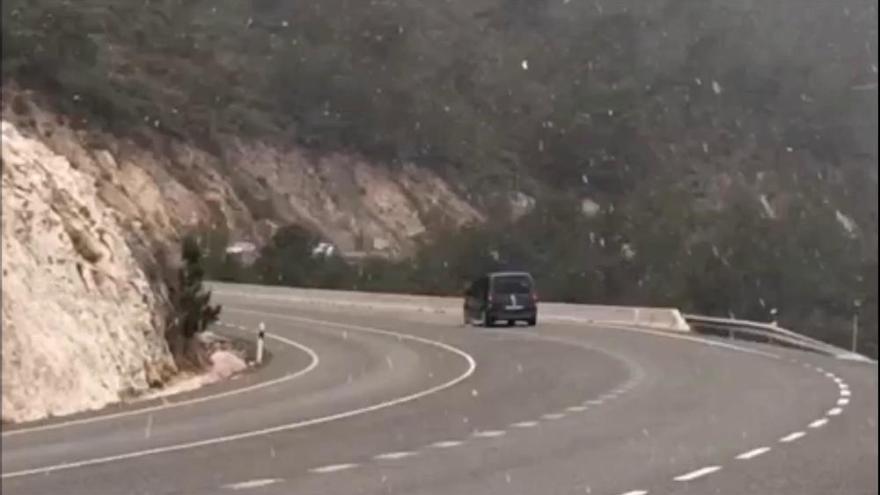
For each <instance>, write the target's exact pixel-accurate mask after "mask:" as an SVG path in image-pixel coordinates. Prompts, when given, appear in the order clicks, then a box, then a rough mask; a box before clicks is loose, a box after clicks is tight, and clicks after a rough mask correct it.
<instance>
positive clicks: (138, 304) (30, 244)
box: [2, 121, 175, 422]
mask: <svg viewBox="0 0 880 495" xmlns="http://www.w3.org/2000/svg"><path fill="white" fill-rule="evenodd" d="M2 133H3V139H2V150H3V152H2V158H3V163H2V167H3V194H2V198H3V216H2V223H3V257H2V266H3V290H2V308H3V309H2V316H3V332H2V339H3V349H2V352H3V394H2V417H3V420H4V421H13V422H17V421H26V420H33V419H38V418H42V417H45V416H51V415H63V414H68V413H73V412H76V411H82V410H86V409H95V408H99V407H102V406H104V405H107V404H109V403H112V402H116V401H119V400H120V399H121V398H124V396H125V395H126V394H135V393H138V392H140V391H143V390H145V389H147V388H149V387H150V386H151V385H156V384H159V383H161V382H162V381H164V379H166V378H167V377H168V376H169V375H170V374H172V373H173V372H174V371H175V364H174V360H173V358H172V356H171V353H170V352H169V350H168V345H167V344H166V341H165V338H164V335H163V334H162V332H161V330H160V329H162V328H164V324H163V322H162V315H163V314H165V312H166V311H167V308H166V306H165V302H164V301H165V300H164V299H163V294H162V292H161V291H157V290H156V287H155V285H154V284H152V283H151V282H150V280H148V278H147V275H146V274H145V272H144V270H143V268H142V266H141V262H140V261H139V260H138V259H137V257H136V255H135V253H134V252H133V251H132V249H131V248H130V247H129V242H130V241H128V240H127V238H128V237H129V236H130V233H128V232H126V231H125V230H124V227H123V225H122V223H121V222H120V221H119V220H118V217H119V214H118V213H117V212H116V211H114V210H113V209H112V208H111V207H110V206H108V205H107V204H106V203H104V202H103V201H101V200H100V199H99V189H98V188H96V186H95V181H94V180H93V178H92V177H91V176H89V175H88V174H87V173H85V172H83V171H80V170H76V169H75V168H74V167H72V166H71V163H70V162H69V161H68V160H67V158H65V157H63V156H60V155H58V154H56V153H54V152H52V151H51V150H50V149H49V148H47V147H46V146H45V145H44V144H43V143H42V142H40V141H38V140H36V139H33V138H30V137H26V136H24V135H22V134H21V133H20V132H19V131H18V130H17V129H16V127H15V126H14V125H12V124H10V123H8V122H6V121H4V122H3V123H2Z"/></svg>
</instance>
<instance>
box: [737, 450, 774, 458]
mask: <svg viewBox="0 0 880 495" xmlns="http://www.w3.org/2000/svg"><path fill="white" fill-rule="evenodd" d="M767 452H770V447H758V448H757V449H752V450H750V451H748V452H743V453H742V454H740V455H738V456H736V458H737V459H740V460H743V461H744V460H747V459H753V458H755V457H758V456H759V455H761V454H766V453H767Z"/></svg>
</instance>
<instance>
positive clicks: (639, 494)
mask: <svg viewBox="0 0 880 495" xmlns="http://www.w3.org/2000/svg"><path fill="white" fill-rule="evenodd" d="M621 495H648V490H633V491H631V492H626V493H622V494H621Z"/></svg>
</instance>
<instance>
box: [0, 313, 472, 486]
mask: <svg viewBox="0 0 880 495" xmlns="http://www.w3.org/2000/svg"><path fill="white" fill-rule="evenodd" d="M225 310H226V311H230V312H236V313H245V314H254V315H263V316H271V317H273V318H277V319H281V320H291V321H298V322H302V323H312V324H316V325H323V326H327V327H336V328H341V329H347V330H355V331H360V332H364V333H373V334H378V335H386V336H390V337H396V338H397V339H399V340H410V341H413V342H420V343H422V344H426V345H430V346H433V347H438V348H440V349H443V350H446V351H449V352H451V353H452V354H456V355H458V356H460V357H461V358H463V359H464V360H465V361H466V362H467V364H468V366H467V369H466V370H465V371H464V373H462V374H460V375H458V376H457V377H455V378H452V379H451V380H449V381H446V382H444V383H441V384H438V385H435V386H433V387H430V388H426V389H424V390H420V391H418V392H414V393H411V394H409V395H405V396H403V397H397V398H394V399H389V400H386V401H384V402H379V403H376V404H372V405H369V406H365V407H361V408H358V409H351V410H348V411H342V412H339V413H336V414H331V415H328V416H320V417H317V418H311V419H306V420H303V421H295V422H293V423H287V424H282V425H278V426H272V427H269V428H262V429H258V430H249V431H244V432H241V433H234V434H232V435H225V436H221V437H213V438H207V439H204V440H197V441H195V442H188V443H179V444H174V445H168V446H164V447H155V448H152V449H145V450H136V451H134V452H127V453H125V454H118V455H111V456H106V457H95V458H92V459H85V460H82V461H74V462H66V463H61V464H54V465H49V466H42V467H37V468H32V469H23V470H21V471H13V472H10V473H3V474H2V475H0V479H8V478H17V477H20V476H30V475H33V474H39V473H48V472H52V471H62V470H66V469H75V468H80V467H84V466H94V465H98V464H106V463H109V462H116V461H122V460H127V459H137V458H139V457H145V456H149V455H156V454H164V453H167V452H177V451H181V450H187V449H193V448H198V447H207V446H209V445H217V444H221V443H227V442H233V441H236V440H242V439H245V438H254V437H259V436H265V435H270V434H272V433H277V432H281V431H290V430H296V429H300V428H305V427H307V426H312V425H317V424H323V423H329V422H331V421H337V420H340V419H345V418H351V417H355V416H360V415H362V414H367V413H371V412H374V411H379V410H382V409H387V408H389V407H393V406H397V405H400V404H405V403H407V402H412V401H414V400H417V399H420V398H422V397H425V396H428V395H431V394H434V393H437V392H440V391H442V390H446V389H447V388H450V387H452V386H455V385H457V384H459V383H461V382H463V381H464V380H466V379H468V378H469V377H470V376H471V375H473V374H474V371H475V370H476V369H477V362H476V361H475V360H474V358H473V357H472V356H471V355H470V354H468V353H466V352H464V351H462V350H461V349H459V348H457V347H454V346H451V345H449V344H445V343H443V342H440V341H437V340H431V339H426V338H423V337H417V336H415V335H408V334H404V333H398V332H392V331H390V330H380V329H378V328H371V327H364V326H359V325H348V324H344V323H337V322H333V321H326V320H316V319H313V318H303V317H299V316H289V315H285V314H278V313H270V312H263V311H251V310H246V309H238V308H225ZM276 337H277V336H276ZM277 338H279V339H281V338H282V337H277ZM285 340H286V339H285ZM291 342H293V341H291ZM316 357H317V356H316Z"/></svg>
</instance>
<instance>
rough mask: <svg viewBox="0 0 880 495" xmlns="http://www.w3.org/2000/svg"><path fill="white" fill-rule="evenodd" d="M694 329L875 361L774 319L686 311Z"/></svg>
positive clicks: (849, 358) (834, 355) (835, 355)
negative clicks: (744, 318)
mask: <svg viewBox="0 0 880 495" xmlns="http://www.w3.org/2000/svg"><path fill="white" fill-rule="evenodd" d="M683 316H684V319H685V321H687V323H688V325H689V326H690V327H691V331H693V332H696V333H702V334H706V335H715V336H719V337H726V338H730V339H739V340H749V341H753V342H763V343H769V344H775V345H781V346H785V347H791V348H795V349H801V350H806V351H812V352H818V353H820V354H825V355H828V356H833V357H835V358H838V359H848V360H854V361H866V362H874V361H873V360H872V359H870V358H868V357H866V356H863V355H861V354H856V353H854V352H850V351H848V350H846V349H841V348H839V347H836V346H833V345H831V344H828V343H826V342H822V341H821V340H817V339H814V338H812V337H808V336H806V335H802V334H799V333H797V332H793V331H791V330H788V329H785V328H782V327H779V326H777V325H774V324H770V323H759V322H754V321H748V320H735V319H728V318H715V317H711V316H700V315H683Z"/></svg>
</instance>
